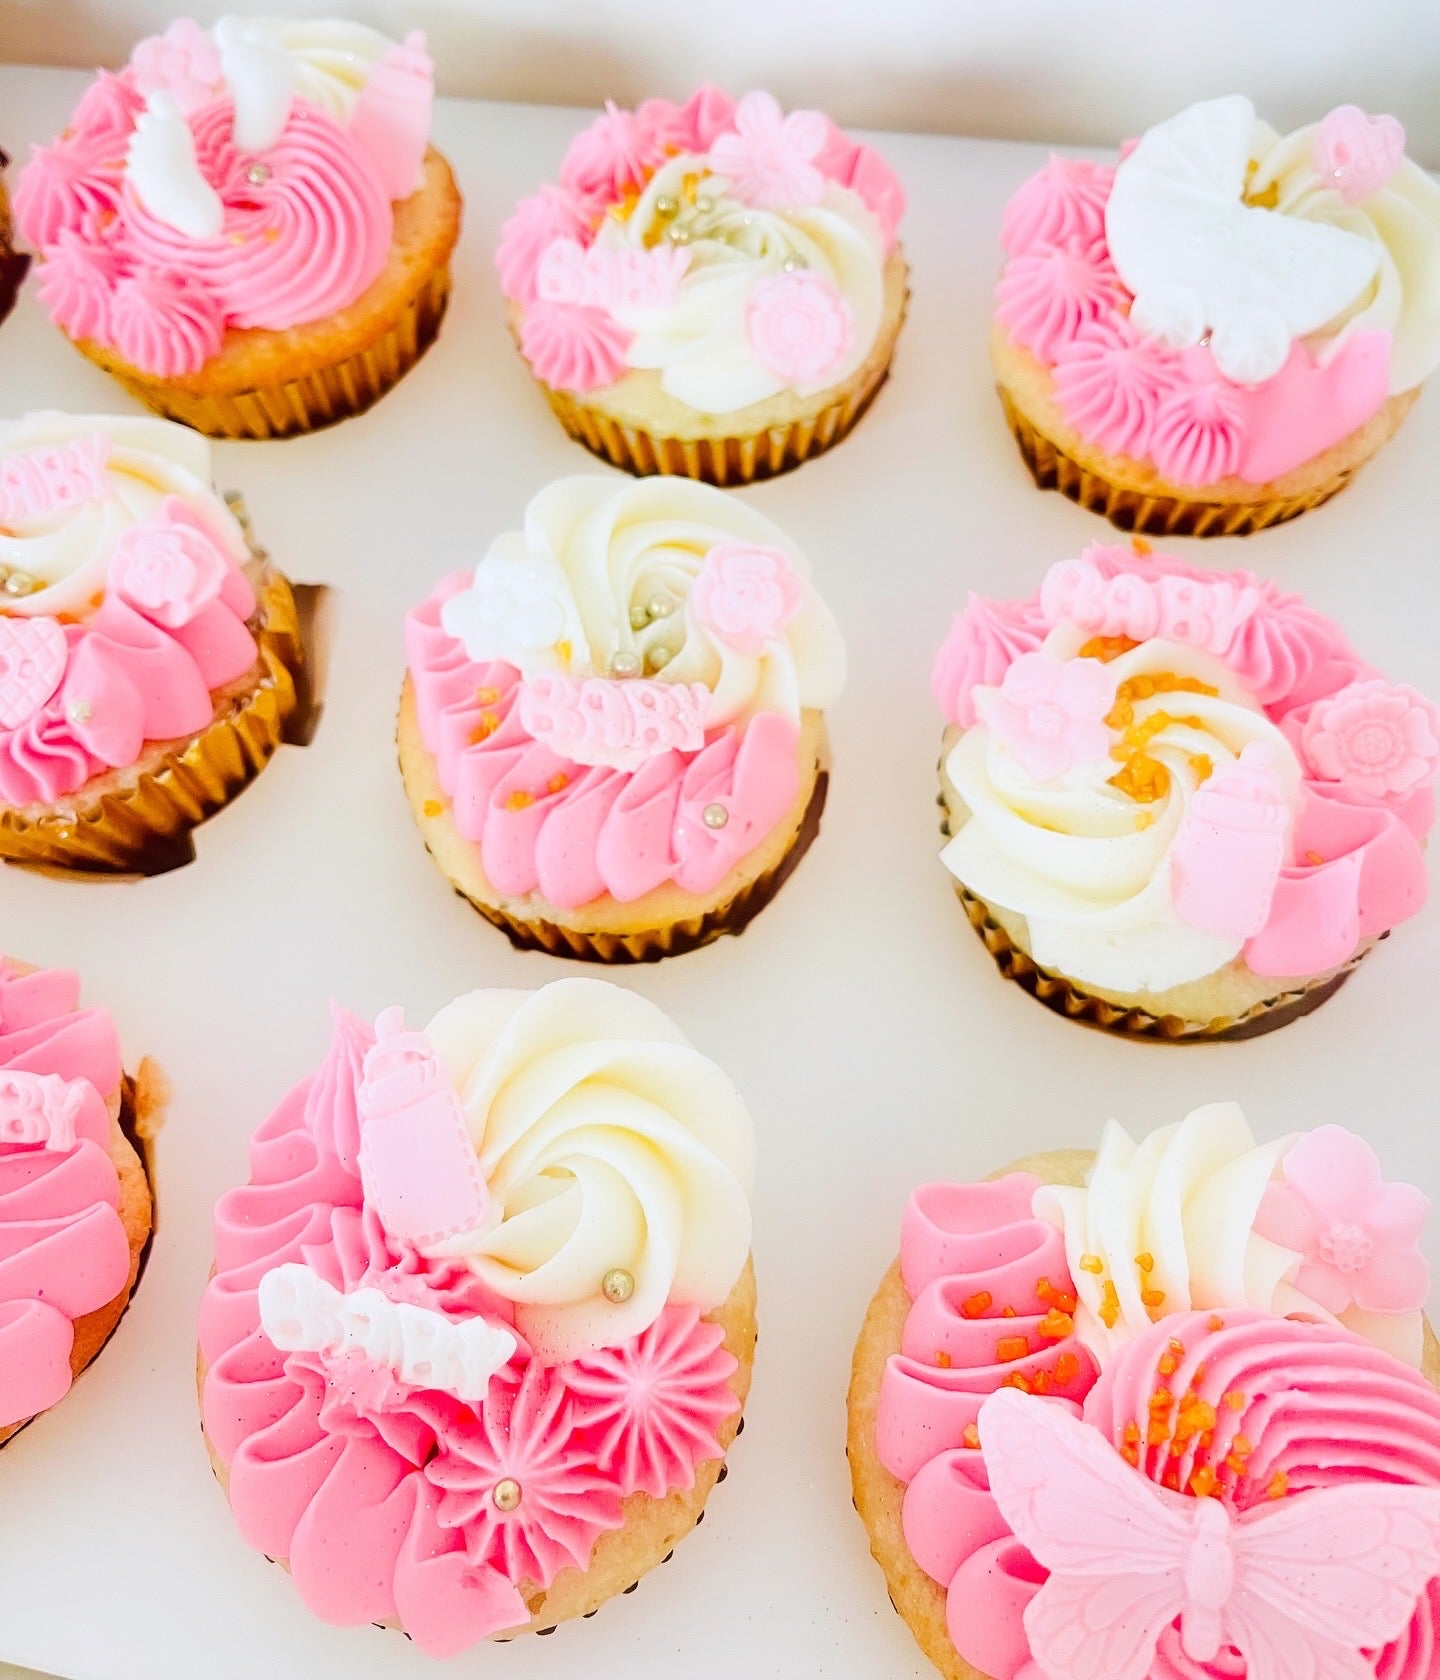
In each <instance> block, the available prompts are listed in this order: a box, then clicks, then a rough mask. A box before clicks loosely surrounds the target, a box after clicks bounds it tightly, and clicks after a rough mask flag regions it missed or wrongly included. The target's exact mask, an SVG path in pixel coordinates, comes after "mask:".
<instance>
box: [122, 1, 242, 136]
mask: <svg viewBox="0 0 1440 1680" xmlns="http://www.w3.org/2000/svg"><path fill="white" fill-rule="evenodd" d="M129 70H130V74H131V77H132V79H133V81H134V85H135V87H136V89H137V90H138V91H139V92H140V93H141V94H143V95H144V96H145V97H146V98H149V96H150V95H151V94H152V93H155V92H157V91H158V90H161V89H163V90H164V91H165V92H166V93H168V94H169V95H170V96H171V98H172V99H173V100H174V101H175V103H176V104H177V105H178V106H179V107H180V110H181V112H182V114H186V115H188V114H189V113H190V112H191V111H196V110H198V109H199V108H200V107H201V106H202V105H204V104H206V103H208V101H210V100H211V99H213V98H214V97H215V96H216V94H217V93H219V92H220V90H221V88H222V86H223V85H224V76H223V75H222V73H221V69H220V49H219V48H218V47H217V46H216V45H215V41H214V38H213V37H212V36H211V35H210V33H209V31H208V30H205V29H202V28H201V27H200V25H199V24H198V23H196V22H195V21H194V19H193V18H187V17H180V18H176V19H175V21H174V22H173V23H172V24H171V25H170V27H169V28H168V29H167V30H166V31H165V33H164V34H163V35H151V36H149V37H147V38H146V39H145V40H143V41H141V42H139V43H138V44H137V45H136V47H135V50H134V51H133V52H132V53H131V54H130V65H129Z"/></svg>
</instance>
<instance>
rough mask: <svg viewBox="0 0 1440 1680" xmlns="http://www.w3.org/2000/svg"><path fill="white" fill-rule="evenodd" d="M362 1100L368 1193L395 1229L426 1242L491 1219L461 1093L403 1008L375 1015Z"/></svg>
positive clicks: (383, 1221) (412, 1240) (363, 1179)
mask: <svg viewBox="0 0 1440 1680" xmlns="http://www.w3.org/2000/svg"><path fill="white" fill-rule="evenodd" d="M357 1106H358V1108H359V1110H360V1178H361V1182H362V1183H363V1184H364V1186H365V1199H366V1201H367V1202H368V1203H369V1204H370V1206H371V1207H373V1208H374V1209H375V1211H376V1213H377V1214H378V1215H379V1217H380V1223H381V1224H382V1225H383V1226H384V1227H385V1230H386V1231H387V1232H388V1233H389V1235H390V1236H392V1237H395V1238H397V1239H398V1240H399V1241H401V1242H406V1243H413V1244H414V1245H415V1246H416V1247H424V1246H426V1245H428V1244H431V1243H437V1242H443V1241H444V1240H445V1239H446V1238H447V1237H453V1236H457V1235H458V1234H459V1233H460V1232H461V1231H468V1230H471V1229H472V1228H473V1227H474V1226H476V1225H478V1224H479V1223H480V1222H481V1220H483V1219H484V1217H485V1213H486V1210H487V1208H488V1207H489V1202H490V1198H489V1195H488V1193H487V1191H486V1188H485V1180H484V1178H483V1176H482V1175H481V1172H480V1163H479V1161H478V1160H477V1159H476V1156H475V1148H474V1145H473V1144H472V1143H471V1141H470V1133H469V1130H468V1128H467V1127H466V1124H465V1111H464V1109H463V1108H462V1107H461V1106H460V1097H459V1095H458V1093H457V1092H456V1091H455V1088H454V1087H453V1086H452V1085H451V1084H450V1082H449V1080H448V1079H446V1077H445V1073H444V1070H443V1069H442V1068H441V1066H440V1062H439V1059H438V1058H437V1056H436V1054H435V1051H434V1049H433V1048H432V1046H431V1044H430V1041H429V1040H428V1039H427V1038H426V1037H425V1035H424V1033H422V1032H412V1031H409V1030H407V1028H406V1026H405V1012H404V1011H403V1010H402V1009H399V1008H395V1009H387V1010H385V1011H384V1012H383V1013H382V1014H381V1015H380V1017H379V1018H378V1020H377V1021H376V1022H375V1043H374V1044H373V1045H372V1046H371V1047H370V1049H369V1050H367V1051H366V1053H365V1062H364V1067H363V1069H362V1073H361V1079H360V1089H359V1091H358V1093H357Z"/></svg>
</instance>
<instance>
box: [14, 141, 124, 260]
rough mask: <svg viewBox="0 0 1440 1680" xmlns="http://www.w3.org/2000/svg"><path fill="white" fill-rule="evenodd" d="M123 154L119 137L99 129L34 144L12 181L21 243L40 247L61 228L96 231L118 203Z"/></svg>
mask: <svg viewBox="0 0 1440 1680" xmlns="http://www.w3.org/2000/svg"><path fill="white" fill-rule="evenodd" d="M117 148H118V156H117ZM124 156H125V143H124V141H123V139H122V140H118V141H117V140H115V139H113V138H111V137H107V136H106V135H104V134H86V133H75V134H71V135H69V136H66V137H64V138H62V139H60V140H57V141H56V142H55V144H54V145H53V146H33V147H32V148H31V150H30V161H29V163H28V164H26V166H25V168H24V169H22V170H21V172H20V178H19V180H18V181H17V182H16V183H15V197H14V211H15V225H16V227H17V228H18V229H19V230H20V235H21V237H22V238H23V239H24V241H25V243H26V244H27V245H31V246H33V247H34V248H35V249H36V250H44V249H45V247H46V246H49V245H53V244H54V243H55V241H56V240H57V239H59V237H60V236H61V234H64V233H75V234H79V235H81V236H82V237H83V238H85V239H96V238H98V237H100V235H101V230H102V229H103V228H104V227H105V225H106V224H107V223H108V222H109V221H111V220H112V219H113V218H114V216H115V214H116V212H117V210H118V208H119V205H120V197H121V191H120V184H119V176H118V169H119V166H120V164H121V163H123V161H124Z"/></svg>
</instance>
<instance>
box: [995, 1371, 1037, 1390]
mask: <svg viewBox="0 0 1440 1680" xmlns="http://www.w3.org/2000/svg"><path fill="white" fill-rule="evenodd" d="M1000 1386H1001V1388H1018V1389H1019V1390H1020V1392H1021V1393H1022V1394H1029V1392H1030V1380H1029V1378H1028V1377H1026V1375H1025V1374H1024V1372H1023V1371H1012V1372H1011V1373H1010V1375H1009V1376H1008V1377H1006V1378H1005V1380H1004V1381H1003V1382H1002V1383H1001V1384H1000Z"/></svg>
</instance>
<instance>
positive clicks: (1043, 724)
mask: <svg viewBox="0 0 1440 1680" xmlns="http://www.w3.org/2000/svg"><path fill="white" fill-rule="evenodd" d="M976 704H977V707H978V709H979V712H980V715H981V717H982V718H983V719H984V720H985V722H986V724H988V725H989V727H990V729H991V731H992V732H993V733H994V735H995V738H996V739H997V740H999V741H1001V742H1003V743H1004V745H1005V746H1007V747H1009V749H1010V751H1011V752H1012V753H1014V755H1015V757H1016V758H1017V759H1018V760H1019V762H1020V763H1021V764H1022V765H1023V766H1024V768H1025V770H1026V771H1027V772H1028V773H1029V774H1030V775H1032V776H1034V777H1036V778H1037V779H1038V780H1040V781H1049V780H1050V779H1051V778H1053V777H1055V776H1062V775H1064V773H1065V772H1066V771H1067V770H1071V769H1074V768H1075V767H1076V766H1078V765H1082V764H1092V763H1094V761H1095V760H1096V759H1098V758H1103V757H1104V756H1105V754H1106V753H1107V752H1108V751H1109V750H1110V730H1109V728H1108V727H1107V725H1106V723H1105V717H1106V714H1107V713H1108V712H1109V711H1110V709H1111V707H1113V706H1114V704H1115V677H1114V675H1113V674H1112V673H1111V672H1110V670H1109V669H1108V668H1107V667H1106V666H1105V665H1104V664H1103V663H1102V662H1101V661H1100V660H1098V659H1069V660H1065V661H1063V662H1062V661H1060V660H1058V659H1051V658H1050V657H1049V656H1048V655H1047V654H1044V653H1024V654H1021V656H1020V657H1019V658H1018V659H1017V660H1016V661H1015V662H1014V664H1012V665H1011V666H1010V667H1009V669H1008V670H1007V671H1006V672H1005V675H1004V677H1003V679H1002V680H1001V683H1000V687H999V688H998V689H986V690H982V691H981V692H980V693H979V694H978V695H977V696H976Z"/></svg>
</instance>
